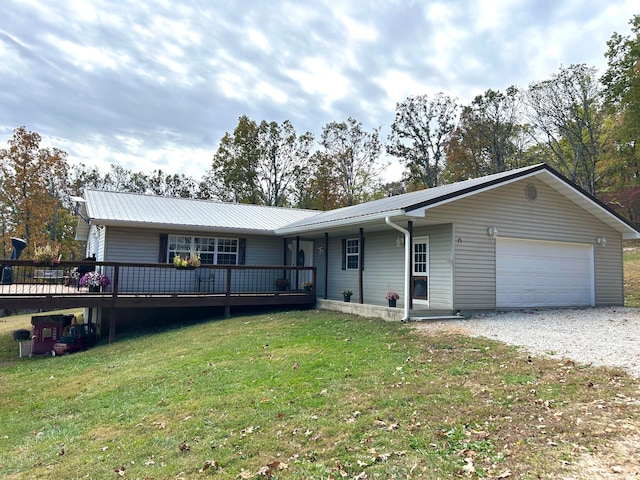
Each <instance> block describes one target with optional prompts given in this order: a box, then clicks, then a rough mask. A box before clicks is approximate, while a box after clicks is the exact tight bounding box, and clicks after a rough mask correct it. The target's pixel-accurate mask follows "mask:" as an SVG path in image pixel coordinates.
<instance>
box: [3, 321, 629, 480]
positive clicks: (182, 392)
mask: <svg viewBox="0 0 640 480" xmlns="http://www.w3.org/2000/svg"><path fill="white" fill-rule="evenodd" d="M20 321H24V320H15V321H14V320H11V321H9V320H5V323H4V325H3V324H0V327H1V328H0V338H1V339H2V340H1V341H0V355H2V356H3V358H4V359H5V360H6V358H7V356H8V355H9V352H7V351H3V350H2V349H4V348H5V347H4V345H10V347H11V349H12V350H13V356H12V357H11V358H12V360H11V361H10V362H9V363H5V364H3V365H2V366H0V391H1V392H2V394H1V395H0V425H1V426H2V428H1V429H0V477H3V478H9V479H14V478H15V479H18V478H20V479H22V478H65V479H67V478H131V479H133V478H141V479H142V478H154V479H173V478H188V479H197V478H210V477H215V478H229V479H233V478H252V477H256V478H265V477H267V478H269V477H270V478H274V479H275V478H281V479H284V478H286V479H309V478H318V479H328V478H336V479H338V478H360V479H362V478H381V479H382V478H433V479H435V478H451V477H455V476H457V475H461V476H469V477H471V478H482V477H487V478H495V477H498V476H499V475H503V477H502V478H531V479H533V478H539V477H545V476H546V477H545V478H552V477H553V476H554V474H556V473H558V472H564V473H566V472H567V469H568V468H569V469H570V468H572V466H576V465H577V464H578V461H579V454H580V452H583V451H589V450H591V451H593V450H597V449H600V448H603V446H604V445H605V444H610V443H611V442H615V441H616V440H617V439H619V438H624V435H625V432H624V431H623V430H621V429H616V428H609V427H610V426H611V425H614V424H616V422H624V423H625V424H629V425H631V424H636V422H637V419H638V413H639V408H638V406H637V405H635V404H633V403H632V402H629V404H624V405H623V404H622V403H621V402H620V401H619V399H620V398H626V397H631V396H632V395H634V394H635V391H636V390H637V387H638V385H637V384H636V383H635V381H633V380H632V379H630V378H629V377H627V376H626V375H625V374H623V373H622V372H620V371H616V370H605V369H595V368H588V367H581V366H577V365H575V364H573V363H571V362H558V361H557V360H549V359H543V358H529V357H527V356H524V355H521V354H520V353H518V351H517V350H516V349H514V348H512V347H509V346H506V345H504V344H500V343H497V342H491V341H488V340H483V339H473V338H468V337H465V336H460V335H444V334H443V335H440V336H424V335H423V334H418V333H416V332H415V331H414V330H412V329H411V327H410V326H407V325H404V324H401V323H399V322H394V323H390V322H383V321H380V320H375V319H362V318H358V317H353V316H348V315H344V314H337V313H331V312H322V311H295V312H289V313H282V312H278V313H266V314H262V315H255V316H244V317H235V318H231V319H228V320H211V321H206V322H202V323H197V324H191V325H175V326H174V327H173V328H170V329H167V330H164V331H156V332H154V333H149V334H145V335H135V334H133V333H131V334H129V336H128V337H125V338H121V339H119V341H118V342H116V343H115V344H112V345H100V346H98V347H96V348H93V349H91V350H88V351H85V352H81V353H77V354H73V355H68V356H64V357H55V358H53V357H42V358H31V359H17V358H15V356H16V355H17V345H16V344H15V342H13V341H12V340H11V339H10V338H9V339H8V340H7V339H6V337H7V336H9V337H10V330H11V328H12V327H14V326H15V325H16V324H18V323H20ZM27 324H28V321H27ZM16 328H19V327H16ZM11 342H13V344H11Z"/></svg>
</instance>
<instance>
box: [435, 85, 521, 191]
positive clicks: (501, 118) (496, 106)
mask: <svg viewBox="0 0 640 480" xmlns="http://www.w3.org/2000/svg"><path fill="white" fill-rule="evenodd" d="M519 97H520V95H519V92H518V89H517V88H516V87H509V88H507V90H506V91H505V93H502V92H499V91H495V90H487V91H486V92H485V93H484V94H483V95H478V96H476V97H475V98H474V100H473V102H471V104H470V105H467V106H464V107H463V108H462V111H461V113H460V120H459V122H458V127H457V128H456V129H455V130H453V131H452V132H451V134H450V136H449V138H448V141H447V142H446V146H445V153H446V156H447V170H446V171H445V172H443V178H445V179H446V181H459V180H465V179H467V178H476V177H479V176H482V175H489V174H492V173H498V172H503V171H506V170H510V169H512V168H515V167H517V166H519V163H520V161H521V157H522V150H521V149H522V128H523V127H522V125H521V124H520V116H521V112H520V101H519Z"/></svg>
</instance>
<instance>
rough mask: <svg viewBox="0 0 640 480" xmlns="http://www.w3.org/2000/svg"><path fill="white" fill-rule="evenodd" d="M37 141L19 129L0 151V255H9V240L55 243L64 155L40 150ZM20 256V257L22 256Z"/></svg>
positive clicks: (65, 167)
mask: <svg viewBox="0 0 640 480" xmlns="http://www.w3.org/2000/svg"><path fill="white" fill-rule="evenodd" d="M40 141H41V137H40V135H38V134H37V133H35V132H31V131H28V130H27V129H26V128H25V127H24V126H20V127H18V128H16V129H15V130H14V131H13V137H12V138H11V140H9V142H8V148H3V149H0V230H1V232H2V241H3V245H2V247H3V249H2V250H3V254H4V256H5V257H6V255H7V254H8V253H10V251H11V248H10V246H11V243H10V241H9V237H19V238H23V239H24V240H26V241H27V242H28V243H29V246H28V247H27V252H25V253H26V254H27V255H28V254H32V253H33V249H34V246H35V245H44V244H46V243H48V242H50V241H56V240H57V230H56V229H57V224H58V221H57V217H58V209H59V207H60V200H59V198H60V196H61V195H62V191H63V189H64V185H65V183H66V179H67V170H68V164H67V154H66V152H64V151H62V150H59V149H57V148H53V149H49V148H41V147H40ZM23 255H24V254H23Z"/></svg>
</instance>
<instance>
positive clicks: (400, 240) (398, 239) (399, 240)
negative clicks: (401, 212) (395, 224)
mask: <svg viewBox="0 0 640 480" xmlns="http://www.w3.org/2000/svg"><path fill="white" fill-rule="evenodd" d="M403 245H404V237H401V236H400V235H398V236H397V237H396V248H400V247H402V246H403Z"/></svg>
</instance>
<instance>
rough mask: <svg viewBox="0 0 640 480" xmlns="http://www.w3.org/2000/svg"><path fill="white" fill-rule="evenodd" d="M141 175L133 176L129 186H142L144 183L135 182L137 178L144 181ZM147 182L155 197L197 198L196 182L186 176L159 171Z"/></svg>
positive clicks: (148, 178)
mask: <svg viewBox="0 0 640 480" xmlns="http://www.w3.org/2000/svg"><path fill="white" fill-rule="evenodd" d="M140 175H141V174H138V176H137V177H136V176H134V175H132V176H131V177H130V181H129V185H131V186H133V185H141V183H142V182H140V183H137V182H136V183H134V182H133V180H134V179H135V178H140V179H141V180H142V178H141V176H140ZM146 180H147V189H148V190H149V191H150V193H152V194H154V195H161V196H165V197H179V198H193V197H194V196H195V192H196V182H195V181H194V180H193V179H192V178H191V177H187V176H186V175H184V174H178V173H174V174H173V175H171V174H167V173H165V172H163V171H162V170H159V169H158V170H154V171H153V173H152V174H151V176H150V177H146Z"/></svg>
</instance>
